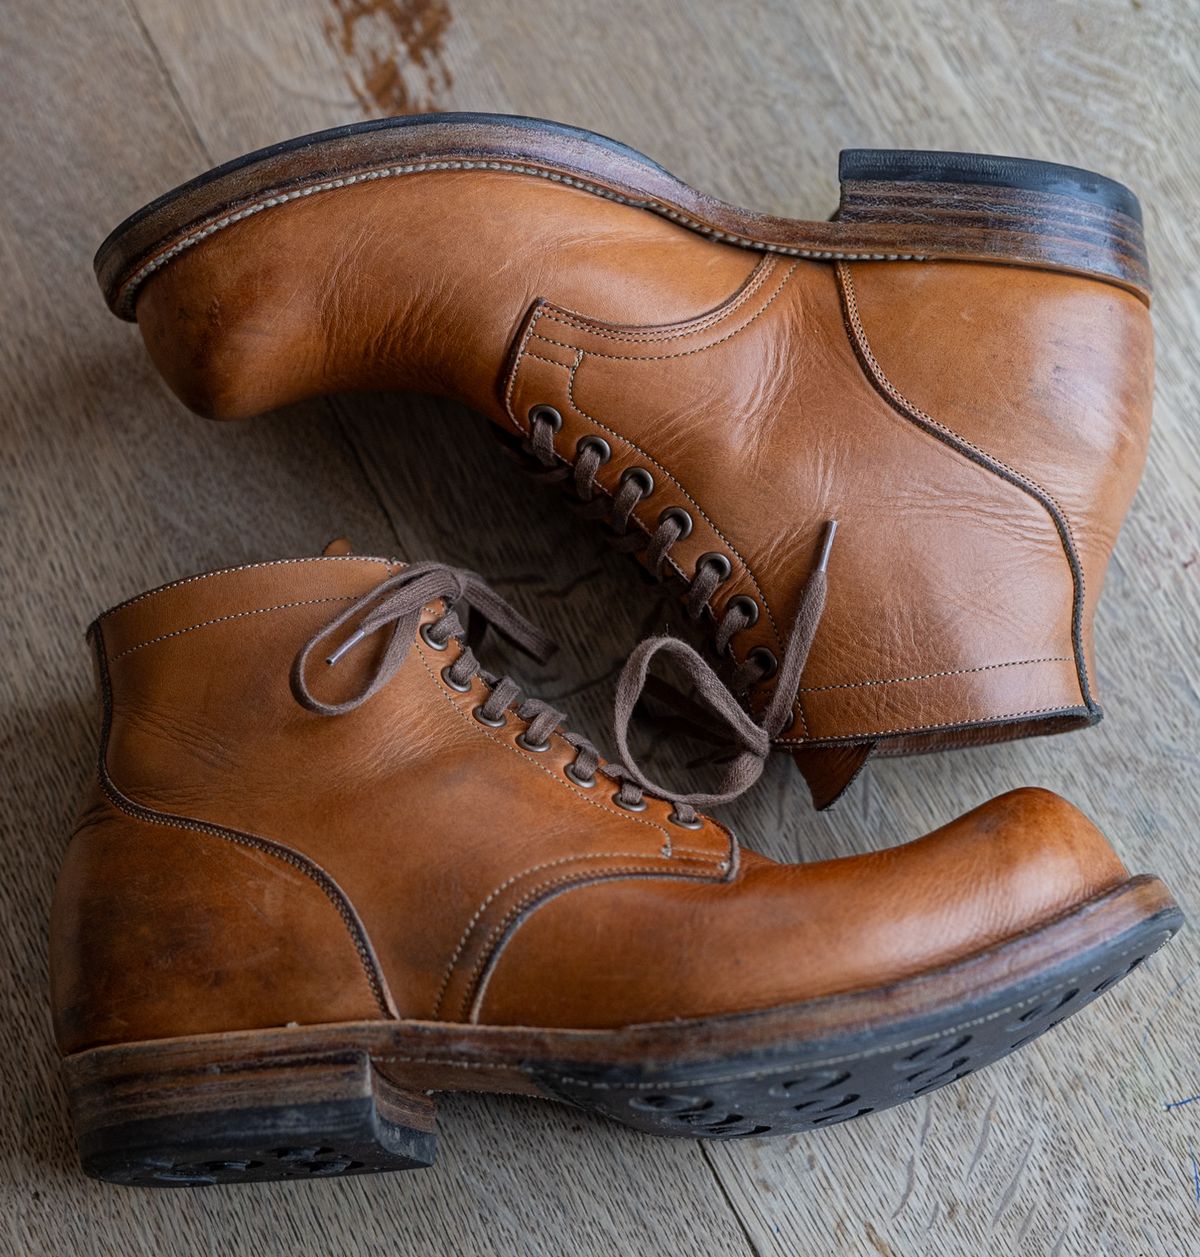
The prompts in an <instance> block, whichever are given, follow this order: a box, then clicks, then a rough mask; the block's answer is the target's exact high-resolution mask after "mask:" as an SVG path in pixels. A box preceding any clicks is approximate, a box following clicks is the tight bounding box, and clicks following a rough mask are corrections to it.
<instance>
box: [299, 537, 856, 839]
mask: <svg viewBox="0 0 1200 1257" xmlns="http://www.w3.org/2000/svg"><path fill="white" fill-rule="evenodd" d="M831 539H832V525H831V526H830V529H829V530H828V531H827V534H826V542H825V545H824V547H823V553H822V558H821V561H820V563H819V564H818V566H817V568H816V569H815V570H814V571H813V573H812V575H811V576H810V577H809V580H808V583H807V584H806V586H805V588H804V592H803V594H802V596H801V600H800V608H799V611H798V612H797V615H796V619H795V623H794V624H793V627H792V632H791V635H790V637H789V638H788V643H787V648H786V649H785V651H784V656H783V660H782V662H781V664H780V668H779V680H778V683H777V684H776V686H775V690H774V693H773V694H772V697H771V700H770V702H769V703H768V704H767V707H766V710H765V711H764V712H763V713H762V715H761V717H760V718H759V720H758V721H755V720H754V719H753V718H752V717H751V716H750V715H749V714H748V713H747V712H746V711H745V710H743V708H742V707H741V705H740V704H739V703H738V701H737V699H736V698H735V697H734V695H733V694H732V693H731V692H730V690H729V689H728V688H727V687H726V686H725V685H724V683H723V682H722V681H721V679H720V677H719V676H718V675H717V673H716V672H715V671H714V670H713V668H712V666H711V665H710V664H709V663H708V661H707V660H705V659H704V658H703V656H701V655H700V654H699V653H698V652H697V651H695V650H693V649H692V647H691V646H689V645H688V644H687V643H686V642H683V641H680V640H679V638H676V637H651V638H647V639H646V640H645V641H644V642H642V643H641V645H639V646H638V647H637V648H636V649H635V650H634V651H633V653H632V654H631V655H630V656H629V658H628V660H627V661H626V663H625V666H624V667H623V668H622V670H621V675H620V678H619V679H618V681H617V693H616V700H615V702H614V705H613V706H614V710H613V725H614V737H615V741H616V745H617V749H618V752H619V754H620V760H619V762H615V763H614V762H609V763H604V762H603V760H602V757H601V755H600V752H599V751H598V750H597V749H596V747H595V746H594V745H593V744H592V743H591V742H590V741H589V740H588V739H587V738H585V737H584V736H583V735H582V734H579V733H574V732H572V731H570V730H569V729H567V728H565V722H566V720H567V716H566V713H565V712H561V711H559V710H558V709H557V708H555V707H552V706H551V705H550V704H549V703H547V702H545V701H544V700H542V699H539V698H524V699H520V687H519V686H518V685H517V683H516V682H515V681H514V680H512V678H511V677H507V676H495V675H493V674H492V673H490V672H488V671H487V670H486V669H485V668H484V667H483V666H482V665H481V664H480V662H479V660H478V659H477V658H476V656H475V653H474V651H473V650H472V648H471V645H470V643H469V641H468V635H467V633H466V631H465V630H464V628H463V624H462V621H461V620H460V619H459V617H458V614H457V611H456V609H455V608H456V605H457V604H459V603H465V604H467V605H468V606H470V607H471V609H472V610H473V611H474V612H475V614H476V615H477V616H478V617H479V618H480V619H482V620H483V621H485V622H486V623H487V624H489V625H491V626H492V627H493V628H494V629H496V631H497V632H499V633H500V634H501V635H502V636H503V637H505V638H507V639H508V640H509V641H510V642H512V643H513V645H515V646H517V647H518V648H519V649H520V650H522V651H523V652H524V653H525V654H527V655H529V656H530V657H531V658H533V659H535V660H537V661H538V662H539V663H545V662H546V660H548V659H549V658H550V656H551V655H552V654H553V653H554V651H555V649H556V648H557V647H556V645H555V643H554V642H552V641H551V640H550V638H549V637H547V636H546V634H545V633H543V632H542V631H541V629H539V628H538V627H537V626H536V625H535V624H533V623H531V622H530V621H529V620H527V619H526V618H525V617H524V616H523V615H522V614H521V613H520V612H519V611H517V609H516V608H515V607H513V606H512V605H511V604H510V603H508V602H506V601H505V599H503V598H502V597H501V596H500V595H499V594H497V593H496V592H495V590H493V589H492V588H491V587H490V586H488V585H487V583H486V582H485V581H484V580H483V578H482V577H481V576H479V575H478V574H477V573H475V572H472V571H469V570H466V569H463V568H455V567H450V566H447V565H446V564H442V563H415V564H413V565H412V566H410V567H406V568H404V569H403V570H401V571H400V572H398V573H397V574H396V575H395V576H392V577H389V578H388V579H387V580H385V581H383V582H381V583H380V584H379V585H377V586H375V588H374V589H372V590H370V591H368V592H367V593H366V594H364V595H363V596H362V597H361V598H358V599H357V600H356V601H354V602H353V603H351V604H350V606H348V607H347V608H346V609H345V610H343V611H341V612H339V614H338V615H336V616H335V617H334V618H333V619H332V620H330V621H329V623H328V624H326V625H325V626H324V627H323V628H321V629H319V630H318V631H317V632H316V633H315V634H314V635H313V636H312V637H311V638H310V639H309V640H308V641H307V642H306V643H305V644H304V646H302V647H301V649H300V651H299V653H298V654H297V655H296V658H295V660H294V662H293V664H292V671H291V686H292V693H293V695H294V696H295V698H296V701H297V702H298V703H299V704H300V705H301V706H302V707H305V708H307V709H308V710H309V711H312V712H315V713H317V714H318V715H322V716H340V715H344V714H346V713H347V712H351V711H354V710H355V709H356V708H358V707H361V706H362V705H363V703H365V702H367V700H368V699H370V698H372V697H373V696H374V695H375V694H377V693H378V692H379V691H380V690H381V689H383V687H384V686H385V685H386V684H387V683H388V682H389V681H390V680H391V679H392V677H393V676H395V674H396V673H397V671H399V669H400V667H401V665H402V664H403V663H404V661H405V659H406V658H407V657H408V652H409V651H410V650H411V649H412V645H413V640H414V638H415V637H416V635H417V632H418V627H419V626H420V621H421V615H422V612H423V610H424V608H425V607H426V606H427V605H428V604H429V603H431V602H436V601H443V602H444V603H445V604H446V607H447V610H446V611H445V612H444V614H442V615H441V616H440V617H439V618H438V619H436V620H434V621H432V622H430V623H428V624H426V625H424V626H421V627H420V633H421V636H422V637H423V638H424V640H425V642H426V643H427V644H428V645H429V646H431V647H432V648H433V649H434V650H444V649H445V648H446V646H447V645H448V644H449V642H450V640H451V639H452V638H453V639H456V640H458V641H459V643H460V645H461V651H460V653H459V655H458V658H457V659H456V660H454V662H453V663H451V664H449V665H448V666H447V667H446V668H445V669H443V672H442V676H443V679H444V680H445V682H446V684H447V685H449V686H450V687H451V688H452V689H455V690H457V691H459V692H464V691H466V690H467V689H469V688H470V685H471V682H472V680H473V679H474V678H475V677H476V676H478V677H480V678H481V679H482V681H483V682H484V684H485V685H486V686H487V688H488V691H489V693H488V695H487V697H486V699H485V700H484V701H483V702H482V703H481V704H480V705H479V706H478V707H477V708H476V709H475V713H474V714H475V717H476V719H477V720H479V721H480V722H481V723H482V724H485V725H488V726H490V727H493V728H499V727H500V726H502V725H504V724H506V723H507V720H508V715H509V712H510V710H511V711H512V712H514V713H515V715H516V717H517V718H518V719H519V720H522V721H524V722H525V729H524V731H523V732H522V733H521V734H520V736H519V738H518V742H519V743H520V745H521V746H522V747H523V748H524V749H525V750H527V751H534V752H539V751H546V750H549V749H550V737H551V735H552V734H555V733H557V734H558V735H559V736H560V737H561V738H562V739H563V740H564V741H565V742H566V743H567V744H568V745H569V746H571V747H572V748H573V749H574V751H575V758H574V760H573V761H572V762H571V763H570V764H569V765H568V767H567V773H568V775H569V776H570V778H571V779H572V780H573V781H574V782H575V784H576V785H579V786H582V787H584V788H588V787H590V786H593V785H594V784H595V781H596V774H597V773H598V772H599V773H603V774H604V775H605V776H606V777H609V778H611V779H612V780H613V781H615V782H617V783H618V787H619V788H618V790H617V792H616V794H615V795H614V801H615V802H616V803H617V804H619V805H620V806H621V807H623V808H626V809H627V810H629V811H634V812H640V811H643V810H644V809H645V807H646V802H645V798H644V795H645V794H650V795H654V796H655V797H657V798H660V799H665V800H668V801H669V802H671V803H673V804H674V811H673V813H672V815H671V819H672V820H673V821H675V823H676V824H679V825H683V826H685V827H688V828H699V826H700V824H701V822H700V821H699V820H698V818H697V816H696V809H697V808H698V807H708V806H711V805H713V804H718V803H727V802H729V801H731V800H732V799H735V798H737V797H738V796H739V795H740V794H742V793H744V792H745V791H746V790H747V789H749V788H750V786H752V785H753V784H754V782H755V781H757V780H758V777H759V776H760V775H761V773H762V770H763V765H764V763H765V762H766V758H767V755H768V754H769V752H770V748H771V740H772V739H773V738H774V737H775V736H777V735H778V734H779V733H780V731H781V730H782V729H783V727H784V726H785V725H786V723H787V722H788V719H789V716H790V713H791V706H792V702H793V701H794V699H795V695H796V691H797V689H798V688H799V684H800V675H801V673H802V672H803V670H804V663H805V660H806V659H807V658H808V653H809V651H810V649H811V647H812V642H813V638H814V637H815V635H816V631H817V626H818V624H819V623H820V619H821V612H822V610H823V609H824V606H825V590H826V575H825V560H826V558H827V556H828V552H829V541H830V540H831ZM351 624H354V629H353V631H352V632H351V633H350V634H349V635H348V636H346V637H345V638H344V639H343V640H341V641H340V643H339V644H337V645H336V646H335V647H334V648H333V649H332V650H331V651H330V652H329V653H328V654H327V655H325V663H326V665H327V666H330V667H333V666H336V664H337V663H338V662H339V661H340V660H341V659H343V658H344V657H345V656H346V655H347V654H348V653H349V652H350V651H352V650H353V649H354V648H355V647H356V646H358V645H359V644H360V643H361V642H362V641H364V640H365V639H366V638H368V637H371V636H372V635H374V634H375V633H378V632H381V631H383V630H384V629H388V628H389V626H390V632H389V636H388V640H387V644H386V645H385V647H384V649H383V652H382V653H381V655H380V656H379V659H378V661H377V663H376V664H375V666H374V668H373V669H372V671H371V674H370V676H369V677H368V679H367V681H366V683H365V685H364V686H363V687H362V689H360V690H359V691H358V693H357V694H353V695H351V696H350V697H349V698H347V699H344V700H342V701H341V702H337V703H327V702H324V701H323V700H321V699H319V698H317V697H316V695H315V694H313V692H312V690H311V689H310V688H309V684H308V680H307V672H308V669H309V665H310V664H311V662H312V659H313V656H314V654H316V653H317V652H318V651H319V650H320V649H321V648H322V645H323V643H325V642H328V641H329V640H330V639H331V638H333V637H334V635H335V634H337V633H338V632H339V630H341V629H344V628H346V627H347V626H349V625H351ZM660 653H662V654H666V655H669V656H671V657H673V659H674V660H675V662H676V664H677V665H678V667H679V668H680V670H681V671H682V673H683V674H684V675H685V676H686V677H687V679H688V680H689V681H690V682H691V684H692V685H693V686H694V687H695V691H696V694H697V697H698V698H699V699H700V700H701V701H702V702H703V703H705V704H706V705H707V706H708V708H709V709H710V710H711V711H712V712H713V713H714V715H716V716H717V717H718V718H719V719H720V720H723V721H724V722H725V724H726V726H727V728H728V731H729V741H730V747H731V750H732V754H731V756H730V757H729V759H728V760H727V761H726V762H725V768H724V774H723V776H722V779H721V781H720V783H719V785H718V786H717V788H716V789H714V790H711V791H686V792H685V791H675V790H670V789H668V788H667V787H665V786H662V785H660V784H658V783H656V782H654V781H651V780H650V779H649V778H648V777H647V776H646V774H645V772H644V771H643V770H642V769H641V768H640V767H639V765H638V764H637V762H636V760H634V758H633V756H632V754H631V753H630V749H629V727H630V722H631V720H632V718H633V713H634V709H635V708H636V706H637V704H638V701H639V699H640V698H641V696H642V693H643V691H644V690H645V689H646V686H647V682H648V680H649V674H650V664H651V662H652V661H653V659H654V658H655V656H656V655H658V654H660ZM519 699H520V701H519V702H518V700H519Z"/></svg>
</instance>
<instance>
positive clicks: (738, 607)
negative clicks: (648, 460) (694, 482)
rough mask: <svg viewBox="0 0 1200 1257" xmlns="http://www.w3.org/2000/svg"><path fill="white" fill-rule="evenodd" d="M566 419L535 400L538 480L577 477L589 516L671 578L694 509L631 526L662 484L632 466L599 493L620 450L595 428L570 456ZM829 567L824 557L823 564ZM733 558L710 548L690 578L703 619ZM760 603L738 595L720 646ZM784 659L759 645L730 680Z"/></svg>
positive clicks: (693, 603)
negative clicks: (611, 489) (648, 527)
mask: <svg viewBox="0 0 1200 1257" xmlns="http://www.w3.org/2000/svg"><path fill="white" fill-rule="evenodd" d="M561 424H562V420H561V417H560V416H559V415H558V412H557V411H555V410H553V409H552V408H551V407H548V406H535V407H534V408H533V410H532V411H531V412H530V416H529V439H528V440H524V441H522V442H521V443H520V445H519V448H520V450H521V453H522V454H523V455H524V457H525V458H526V459H527V460H531V462H532V466H531V467H528V474H530V475H532V476H533V477H535V478H536V479H538V480H543V481H547V482H550V483H554V482H556V481H566V480H570V481H571V482H572V488H573V489H574V491H575V494H576V496H577V497H578V498H579V504H578V505H577V507H576V509H577V511H578V512H579V513H580V514H581V515H583V516H584V517H585V518H587V519H594V520H604V521H606V522H607V523H608V525H609V527H610V528H611V529H612V531H613V534H614V535H613V536H612V537H611V538H610V542H611V544H612V546H613V548H614V549H616V550H621V551H625V552H629V553H632V552H633V551H636V550H640V549H643V548H644V549H645V552H646V565H647V567H648V568H649V569H650V571H651V572H652V573H653V575H654V576H656V577H657V578H658V579H660V580H662V579H663V563H664V562H665V560H666V558H667V556H668V554H669V553H670V550H671V547H672V546H673V545H674V544H675V543H676V542H677V541H679V540H680V539H681V538H683V537H686V536H687V535H688V533H690V532H691V530H692V520H691V518H690V516H689V515H688V513H687V512H686V511H684V510H682V509H679V508H673V507H668V508H667V510H665V511H664V512H663V513H662V515H661V516H660V517H659V520H658V524H657V526H656V527H655V529H654V531H653V532H652V533H650V534H649V535H648V536H644V535H643V534H641V533H640V532H638V531H636V530H631V529H630V527H629V524H630V520H631V519H632V518H633V511H634V508H635V507H636V506H637V505H638V503H639V502H641V501H642V499H643V498H646V497H648V496H649V495H650V494H651V493H652V492H653V491H654V477H653V476H652V475H651V474H650V472H649V471H648V470H647V469H646V468H643V467H632V468H630V469H629V470H627V471H626V472H625V473H624V475H623V476H622V478H621V481H620V484H619V486H618V488H617V491H616V493H615V494H613V495H612V497H611V500H610V499H609V498H608V494H607V493H606V492H605V491H604V490H603V488H602V487H601V489H600V492H599V493H597V487H598V486H597V481H596V473H597V472H598V471H599V470H600V468H601V467H602V466H603V465H604V464H605V463H606V462H608V460H609V458H611V457H612V450H611V448H610V447H609V444H608V442H607V441H605V440H603V438H601V437H596V436H588V437H584V438H583V440H581V441H580V442H579V445H578V446H577V448H576V455H575V463H574V465H573V466H572V465H570V464H568V463H566V462H565V461H564V460H563V459H562V458H561V457H560V456H559V454H558V453H557V451H556V450H555V447H554V436H555V433H556V432H557V431H558V430H559V427H560V426H561ZM835 528H836V524H833V525H832V526H831V527H829V528H827V531H826V537H825V542H824V545H823V551H824V554H823V560H824V558H827V557H828V547H829V543H830V541H831V540H832V537H833V530H834V529H835ZM818 567H820V568H823V567H824V561H822V563H820V564H819V565H818ZM732 570H733V569H732V565H731V563H730V561H729V560H728V559H727V558H726V557H725V556H724V555H720V554H706V555H704V556H702V558H701V559H700V562H699V563H698V564H697V567H696V572H695V574H694V575H693V577H692V579H691V580H690V581H687V580H686V578H682V577H681V578H679V579H680V580H683V583H684V587H685V589H686V593H685V596H684V606H685V609H686V611H687V615H688V618H689V619H691V620H693V621H699V619H700V617H701V616H702V615H703V614H704V612H705V610H711V607H710V599H711V598H712V596H713V594H714V593H716V591H717V588H718V586H720V585H721V584H722V583H723V582H724V581H726V580H728V579H729V577H730V575H731V574H732ZM758 614H759V612H758V605H757V604H756V603H755V602H754V600H753V599H751V598H746V597H736V598H730V599H729V601H728V602H727V603H726V604H725V609H724V611H723V612H722V614H721V617H720V618H719V619H717V620H716V627H715V643H714V644H715V646H716V650H717V654H718V656H720V657H724V656H725V655H726V653H727V652H728V650H729V644H730V642H731V641H732V640H733V638H734V636H735V635H736V634H737V633H740V632H741V631H742V629H745V628H749V627H750V626H751V625H752V624H754V623H755V622H756V621H757V619H758ZM778 666H779V661H778V660H776V658H775V656H774V654H772V652H771V651H769V650H767V649H766V648H765V647H760V648H757V649H755V650H752V651H751V652H750V653H749V654H748V655H747V656H746V658H745V660H744V661H742V662H741V663H739V664H737V666H736V667H734V668H733V670H732V672H731V674H730V676H729V678H728V682H727V683H728V685H729V688H730V689H732V690H733V692H734V693H735V694H738V695H742V694H745V693H746V692H747V691H748V690H750V689H751V688H753V687H754V686H755V685H757V684H758V683H759V682H760V681H765V680H767V679H768V678H769V677H771V676H774V675H775V672H776V670H777V668H778Z"/></svg>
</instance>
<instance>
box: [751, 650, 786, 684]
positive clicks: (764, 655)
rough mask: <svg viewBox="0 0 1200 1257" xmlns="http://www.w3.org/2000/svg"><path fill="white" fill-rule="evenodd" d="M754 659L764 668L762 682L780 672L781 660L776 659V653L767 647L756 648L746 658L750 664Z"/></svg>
mask: <svg viewBox="0 0 1200 1257" xmlns="http://www.w3.org/2000/svg"><path fill="white" fill-rule="evenodd" d="M752 659H753V660H756V661H757V662H758V664H759V666H760V667H761V668H762V676H761V677H760V678H759V679H760V680H762V681H766V680H768V679H769V678H771V677H773V676H774V675H775V673H776V672H778V671H779V660H778V659H776V658H775V652H774V651H773V650H768V649H767V648H766V647H765V646H755V647H754V649H753V650H752V651H750V653H749V654H748V655H747V656H746V662H747V663H749V662H750V661H751V660H752Z"/></svg>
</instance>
